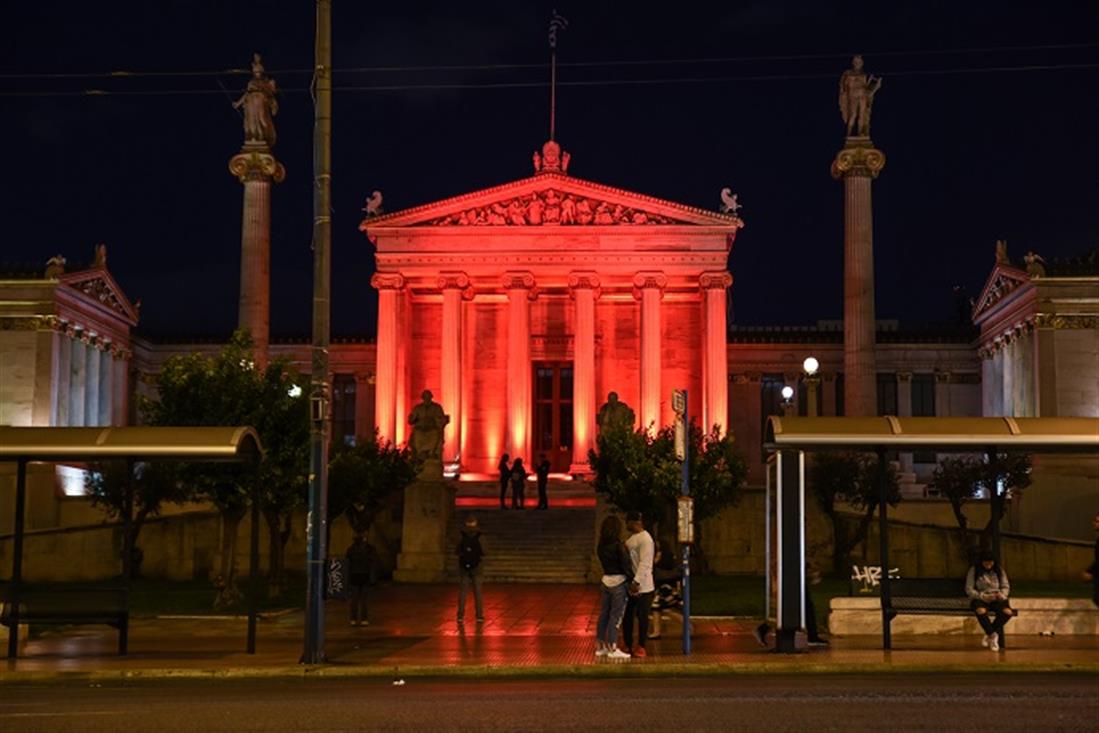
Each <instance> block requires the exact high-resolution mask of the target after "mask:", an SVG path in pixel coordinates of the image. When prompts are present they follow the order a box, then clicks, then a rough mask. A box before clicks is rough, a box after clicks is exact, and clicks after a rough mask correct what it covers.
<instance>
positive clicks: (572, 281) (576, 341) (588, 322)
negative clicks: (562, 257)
mask: <svg viewBox="0 0 1099 733" xmlns="http://www.w3.org/2000/svg"><path fill="white" fill-rule="evenodd" d="M599 285H600V282H599V275H597V274H596V273H594V272H573V273H570V274H569V294H570V295H571V296H572V299H573V301H574V302H575V303H576V321H575V323H576V326H575V333H574V335H573V357H572V378H573V382H572V465H571V466H570V467H569V473H571V474H587V473H590V472H591V467H590V466H589V465H588V451H589V450H590V449H591V448H592V447H593V441H594V438H595V410H596V407H595V404H596V395H595V301H596V299H597V298H598V297H599Z"/></svg>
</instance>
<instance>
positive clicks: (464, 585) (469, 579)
mask: <svg viewBox="0 0 1099 733" xmlns="http://www.w3.org/2000/svg"><path fill="white" fill-rule="evenodd" d="M481 579H482V573H481V568H480V567H477V568H474V569H473V570H465V569H464V568H462V569H459V570H458V620H459V621H461V620H462V619H463V618H465V615H466V592H467V591H468V590H469V587H470V586H471V585H472V586H473V601H474V603H475V604H476V606H477V620H478V621H480V620H481V619H483V618H484V617H485V607H484V604H483V603H482V602H481Z"/></svg>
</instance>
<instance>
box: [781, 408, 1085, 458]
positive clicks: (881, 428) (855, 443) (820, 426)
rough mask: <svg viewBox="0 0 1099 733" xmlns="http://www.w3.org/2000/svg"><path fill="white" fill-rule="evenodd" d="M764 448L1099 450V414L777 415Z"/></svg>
mask: <svg viewBox="0 0 1099 733" xmlns="http://www.w3.org/2000/svg"><path fill="white" fill-rule="evenodd" d="M763 443H764V447H765V448H766V449H767V450H768V451H771V452H774V451H778V450H804V451H824V450H853V451H859V450H864V451H865V450H877V449H879V448H883V449H886V450H905V451H910V450H927V451H932V450H933V451H938V452H941V453H976V452H984V451H987V450H990V449H995V450H1011V451H1024V452H1028V453H1099V418H1094V417H893V416H886V417H778V416H772V417H769V418H768V419H767V429H766V434H765V435H764V439H763Z"/></svg>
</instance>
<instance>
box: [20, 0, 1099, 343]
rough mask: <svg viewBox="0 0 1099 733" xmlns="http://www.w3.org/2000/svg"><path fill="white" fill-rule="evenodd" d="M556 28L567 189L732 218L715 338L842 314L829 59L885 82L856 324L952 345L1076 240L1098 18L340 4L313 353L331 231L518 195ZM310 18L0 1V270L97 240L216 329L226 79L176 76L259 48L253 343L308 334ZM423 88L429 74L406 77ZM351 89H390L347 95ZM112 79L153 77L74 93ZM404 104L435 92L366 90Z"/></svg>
mask: <svg viewBox="0 0 1099 733" xmlns="http://www.w3.org/2000/svg"><path fill="white" fill-rule="evenodd" d="M553 7H556V9H557V10H558V11H559V12H560V13H561V14H562V15H564V16H565V17H566V18H567V19H568V20H569V22H570V25H569V28H568V29H567V30H566V31H564V32H562V33H561V35H560V39H559V58H560V61H561V64H562V65H561V68H560V80H561V82H562V87H561V88H560V90H559V95H558V98H559V112H558V135H557V137H558V140H559V141H560V142H561V143H562V145H563V147H564V148H565V149H566V150H568V151H570V152H571V153H572V164H571V166H570V173H572V174H573V175H576V176H578V177H581V178H585V179H589V180H593V181H597V182H600V183H605V184H608V185H613V186H619V187H622V188H625V189H629V190H634V191H638V192H641V193H645V194H649V195H654V196H659V197H664V198H667V199H671V200H674V201H679V202H682V203H685V204H690V205H694V206H701V207H705V208H710V209H716V208H717V207H718V204H719V198H718V192H719V190H720V189H721V188H722V187H723V186H731V187H732V188H733V189H734V190H735V191H736V192H738V193H739V195H740V201H741V203H742V204H743V205H744V209H743V210H742V212H741V214H742V216H743V217H744V219H745V220H746V222H747V227H746V228H745V229H743V230H742V231H741V232H740V235H739V237H738V239H737V241H736V244H735V246H734V250H733V254H732V257H731V259H730V270H731V271H732V273H733V275H734V277H735V279H736V282H735V284H734V287H733V299H734V310H735V320H736V322H738V323H741V324H797V323H813V322H814V321H816V320H817V319H822V318H839V317H841V315H842V271H843V262H842V245H843V227H842V187H841V184H840V183H838V182H836V181H833V180H832V179H831V177H830V175H829V165H830V163H831V160H832V157H833V156H834V154H835V152H836V151H837V150H838V148H839V147H840V146H841V144H842V142H843V127H842V122H841V120H840V116H839V110H838V106H837V102H836V90H837V82H838V78H839V75H840V73H841V72H842V71H843V70H844V69H846V68H847V67H848V66H849V56H850V54H851V53H853V52H861V53H863V54H864V56H865V58H866V65H867V70H868V71H870V72H871V73H874V74H878V75H881V76H882V77H884V85H883V88H882V90H881V92H880V93H879V95H878V97H877V100H876V102H875V105H874V118H873V127H872V134H873V138H874V142H875V143H876V145H877V147H879V148H880V149H882V150H883V151H884V152H885V153H886V155H887V159H888V160H887V165H886V168H885V171H884V172H883V174H882V176H881V178H880V179H878V181H877V182H876V183H875V184H874V204H875V210H874V214H875V257H876V270H877V307H878V316H879V318H900V319H902V321H904V322H908V323H911V324H913V325H915V324H919V323H927V322H934V321H947V320H949V319H950V318H951V317H952V315H953V312H954V306H953V297H952V294H951V289H952V286H954V285H964V286H965V287H966V288H967V289H968V291H969V293H970V294H971V295H976V294H977V293H978V292H979V290H980V287H981V285H982V283H983V282H984V279H985V277H986V276H987V274H988V272H989V270H990V268H991V266H992V264H993V259H994V257H993V251H994V247H993V242H994V241H995V240H996V239H1007V240H1008V242H1009V249H1010V252H1011V254H1012V255H1014V256H1016V257H1021V255H1022V254H1024V253H1025V252H1026V250H1027V249H1034V250H1035V251H1037V252H1039V253H1040V254H1042V255H1043V256H1044V257H1045V258H1046V259H1047V260H1048V259H1051V258H1054V257H1063V256H1072V255H1079V254H1082V253H1084V252H1086V251H1088V250H1091V249H1093V248H1095V247H1096V246H1097V244H1099V218H1097V216H1096V212H1097V211H1099V176H1097V171H1099V149H1097V148H1099V142H1097V134H1096V131H1097V130H1099V94H1097V93H1096V89H1099V5H1097V4H1096V3H1094V2H1076V3H1071V4H1059V3H1055V2H1043V3H1033V2H1031V3H1025V4H1014V3H1005V2H994V3H958V2H949V3H870V2H864V3H831V2H828V3H824V2H812V3H793V2H773V1H768V2H751V3H737V2H728V3H725V4H723V5H716V4H713V3H707V4H705V5H699V6H696V7H695V9H692V8H691V7H690V4H689V3H660V4H654V5H652V6H646V5H643V4H638V3H610V2H582V3H581V2H569V1H568V0H558V1H557V2H556V3H549V2H500V3H476V2H468V3H453V2H452V3H446V4H443V5H439V6H432V5H424V4H419V3H414V2H391V3H373V2H352V1H351V0H336V2H335V3H334V10H333V34H334V45H333V53H334V65H335V69H336V71H335V85H336V92H335V96H334V123H333V124H334V131H333V173H334V179H333V202H334V229H333V264H334V266H333V314H332V315H333V331H334V333H335V334H337V335H339V334H360V335H372V334H373V330H374V312H375V303H376V296H375V294H374V293H373V291H372V290H371V288H370V286H369V280H370V274H371V273H372V270H373V266H372V259H373V258H372V253H371V248H370V246H369V244H368V242H367V241H366V239H365V238H364V237H363V235H362V234H361V233H360V232H359V231H358V229H357V227H358V223H359V221H360V218H361V211H360V209H361V207H362V203H363V200H364V198H365V197H366V196H367V195H368V194H369V193H370V192H371V191H372V190H374V189H381V190H382V192H383V194H384V196H385V208H386V210H387V211H394V210H397V209H401V208H405V207H407V206H412V205H417V204H421V203H426V202H429V201H433V200H436V199H440V198H444V197H447V196H452V195H455V194H459V193H464V192H467V191H472V190H476V189H478V188H482V187H486V186H492V185H496V184H500V183H504V182H507V181H510V180H514V179H518V178H523V177H526V176H528V175H530V173H531V164H530V157H531V152H532V151H533V150H535V149H536V148H539V147H540V146H541V144H542V142H543V141H544V140H545V139H546V137H547V126H548V125H547V117H548V111H547V108H548V90H547V88H546V87H545V86H544V84H545V82H546V80H547V79H548V70H547V66H546V63H547V60H548V50H547V41H546V30H547V24H548V19H549V16H550V11H551V9H552V8H553ZM313 8H314V5H313V3H312V2H308V0H298V1H297V2H290V1H289V0H284V1H280V2H232V1H229V0H220V1H218V2H212V1H211V2H199V1H193V2H168V1H166V0H158V1H157V2H148V1H146V2H140V3H130V2H110V3H87V2H83V3H76V2H72V3H54V2H48V1H43V2H33V3H7V4H6V5H5V9H4V10H3V11H2V19H3V20H2V25H3V27H4V28H5V30H6V33H5V42H4V44H2V45H3V48H0V75H2V78H0V93H2V96H0V100H2V107H0V110H2V112H0V140H2V141H3V142H2V144H3V148H4V155H3V161H4V171H3V177H2V183H0V186H2V187H3V191H2V193H3V195H2V196H0V207H2V208H0V212H2V217H3V224H4V231H3V235H2V239H0V241H2V242H3V244H2V245H0V261H3V262H4V263H9V264H33V265H34V266H36V267H44V263H45V261H46V259H47V258H48V257H50V256H51V255H53V254H55V253H59V252H60V253H62V254H64V255H65V256H66V257H68V259H69V261H70V264H72V263H79V262H87V261H90V259H91V257H92V248H93V246H94V245H95V244H96V243H98V242H105V243H106V244H107V245H108V249H109V264H110V268H111V271H112V272H113V273H114V275H115V276H116V277H117V279H118V280H119V282H120V283H121V284H122V287H123V288H124V289H125V290H126V292H127V293H128V294H129V295H130V297H131V298H132V299H140V300H141V301H142V302H143V309H142V324H141V330H142V331H143V332H145V333H149V334H159V335H167V334H196V333H203V334H220V333H228V331H229V330H231V328H232V327H233V325H234V324H235V321H236V308H237V288H238V278H239V262H240V213H241V212H240V209H241V188H242V187H241V185H240V183H238V182H237V180H236V179H235V178H234V177H233V176H231V175H230V174H229V172H228V170H227V168H226V166H227V163H228V160H229V158H230V157H231V156H232V155H234V154H235V153H236V152H237V150H238V149H239V147H240V145H241V142H242V133H241V125H240V118H239V116H238V114H237V112H235V111H234V110H233V109H232V108H231V106H230V102H231V99H235V98H236V97H237V96H238V95H239V93H240V90H241V88H242V87H243V85H244V83H245V81H246V77H245V76H243V75H240V74H230V73H221V74H211V73H201V74H196V73H193V72H217V71H224V70H227V69H242V68H246V67H247V65H248V62H249V59H250V57H251V53H252V52H253V51H259V52H261V53H262V54H263V56H264V60H265V63H266V65H267V68H268V71H269V73H270V74H271V75H272V76H273V77H275V79H276V81H277V82H278V83H279V85H280V87H281V88H282V89H283V90H284V91H283V94H282V95H281V98H280V105H281V110H280V113H279V115H278V117H277V118H276V124H277V127H278V135H279V140H278V145H277V147H276V149H275V153H276V154H277V156H278V157H279V158H280V160H282V161H283V163H284V164H285V165H286V168H287V170H288V178H287V180H286V181H285V182H284V183H283V184H281V185H279V186H276V187H275V192H274V195H273V233H272V250H273V251H272V258H273V272H272V292H273V298H272V331H273V333H274V334H275V335H276V336H278V335H280V334H281V335H287V334H299V335H306V334H307V333H308V328H309V316H310V307H311V305H310V304H311V301H310V289H311V267H312V265H311V261H312V260H311V253H310V248H309V245H310V237H311V227H312V208H311V207H312V198H311V183H310V182H311V175H312V171H311V168H312V163H311V149H312V140H311V136H312V115H313V112H312V107H311V102H310V97H309V94H308V93H307V87H308V83H309V73H308V70H309V69H310V68H311V66H312V57H313ZM989 49H993V50H989ZM944 51H945V52H944ZM697 59H717V60H714V61H709V62H707V63H693V62H691V63H688V62H687V61H689V60H697ZM623 61H625V62H630V63H628V64H593V63H591V62H623ZM636 62H644V63H636ZM425 66H426V67H436V68H431V69H422V68H421V69H419V70H410V69H409V68H408V67H425ZM472 66H492V67H494V68H489V69H485V68H468V67H472ZM502 66H503V67H507V68H500V67H502ZM363 67H371V68H376V67H388V69H389V70H385V71H378V70H374V71H357V72H356V71H347V70H348V69H361V68H363ZM394 67H397V69H396V70H394ZM437 67H450V68H445V69H440V68H437ZM454 67H467V68H454ZM1005 67H1006V68H1008V69H1010V70H1003V69H1005ZM1031 67H1046V68H1031ZM1049 67H1052V68H1049ZM1081 67H1086V68H1081ZM120 69H121V70H127V71H133V72H172V73H169V74H151V75H140V76H137V75H135V76H127V77H114V78H111V77H103V76H84V77H74V76H71V75H73V74H89V75H90V74H96V73H102V72H110V71H113V70H120ZM974 69H985V71H973V70H974ZM988 69H999V70H997V71H989V70H988ZM179 72H187V73H186V74H184V73H179ZM27 75H39V76H35V77H33V78H29V77H28V76H27ZM660 79H663V80H676V81H666V82H664V83H651V82H653V81H654V80H660ZM688 79H690V80H696V81H686V80H688ZM697 80H706V81H697ZM592 82H615V83H592ZM627 82H628V83H627ZM578 83H580V84H578ZM501 84H508V85H509V86H495V87H493V86H484V85H501ZM416 85H431V86H435V87H439V86H449V87H451V88H444V89H439V88H434V89H423V88H421V89H407V88H403V89H384V90H378V89H364V88H366V87H409V86H416ZM455 86H457V87H461V88H454V87H455ZM341 87H342V88H341ZM354 87H358V89H355V88H354ZM84 90H103V91H106V92H108V94H103V95H99V94H97V95H87V94H83V93H82V92H83V91H84ZM15 92H19V93H31V94H30V95H13V93H15ZM184 92H186V93H184Z"/></svg>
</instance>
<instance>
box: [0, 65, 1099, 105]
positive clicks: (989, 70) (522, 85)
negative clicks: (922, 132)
mask: <svg viewBox="0 0 1099 733" xmlns="http://www.w3.org/2000/svg"><path fill="white" fill-rule="evenodd" d="M1088 69H1099V63H1092V64H1035V65H1028V66H984V67H973V68H964V67H956V68H950V69H911V70H895V71H884V72H882V73H884V74H885V75H887V76H890V77H913V76H949V75H956V74H1003V73H1022V72H1036V71H1072V70H1088ZM834 77H835V74H831V73H828V74H824V73H820V74H756V75H744V76H696V77H648V78H635V79H588V80H574V81H559V82H558V86H563V87H596V86H647V85H657V84H722V83H731V82H760V81H798V80H806V79H832V78H834ZM548 84H549V82H547V81H514V82H468V83H440V84H434V83H424V84H372V85H344V86H334V87H333V89H334V90H335V91H339V92H397V91H411V92H414V91H446V90H462V89H529V88H545V87H546V86H547V85H548ZM280 91H281V92H282V93H284V94H285V93H290V94H294V93H301V92H308V91H309V88H308V87H283V88H282V89H281V90H280ZM224 93H225V91H224V89H220V88H218V89H118V90H108V89H83V90H74V91H51V90H31V91H0V97H155V96H194V95H205V94H224Z"/></svg>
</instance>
